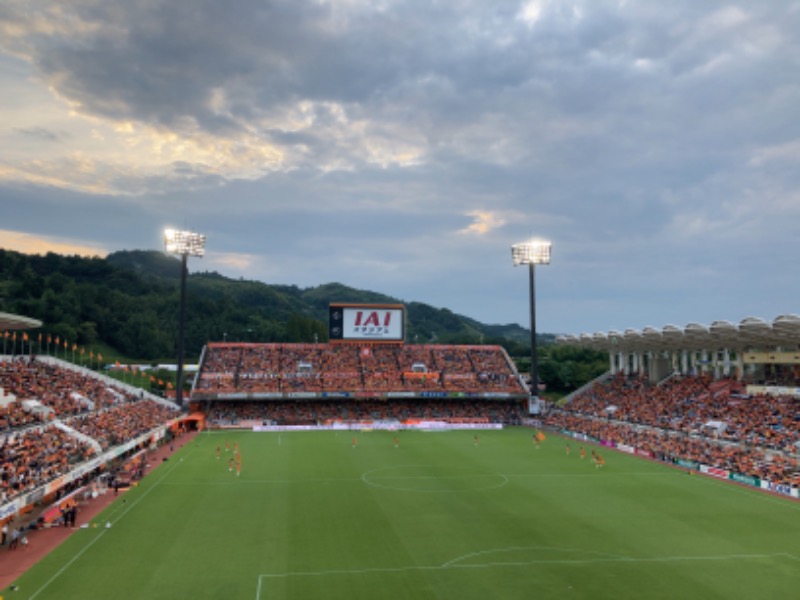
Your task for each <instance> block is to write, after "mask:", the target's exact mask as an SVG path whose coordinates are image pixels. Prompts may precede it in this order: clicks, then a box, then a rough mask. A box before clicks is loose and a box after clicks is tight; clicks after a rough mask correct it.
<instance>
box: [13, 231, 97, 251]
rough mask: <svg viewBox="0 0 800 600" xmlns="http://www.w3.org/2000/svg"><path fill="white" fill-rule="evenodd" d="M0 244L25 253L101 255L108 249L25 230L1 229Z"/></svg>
mask: <svg viewBox="0 0 800 600" xmlns="http://www.w3.org/2000/svg"><path fill="white" fill-rule="evenodd" d="M0 246H2V247H3V248H5V249H6V250H15V251H17V252H23V253H25V254H47V253H48V252H53V253H55V254H66V255H70V256H72V255H79V256H89V257H93V256H100V257H103V256H105V255H106V254H108V251H107V250H106V249H104V248H102V247H99V246H92V245H87V244H86V243H85V242H83V241H79V240H73V239H69V238H63V237H56V236H41V235H37V234H33V233H25V232H23V231H9V230H7V229H3V230H0Z"/></svg>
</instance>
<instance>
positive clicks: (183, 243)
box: [164, 229, 206, 408]
mask: <svg viewBox="0 0 800 600" xmlns="http://www.w3.org/2000/svg"><path fill="white" fill-rule="evenodd" d="M164 248H165V250H166V251H167V252H168V253H169V254H177V255H178V256H180V257H181V300H180V313H179V316H178V382H177V385H176V386H175V403H176V404H177V405H178V407H180V408H183V354H184V352H183V346H184V334H185V328H186V275H187V268H186V263H187V260H188V258H189V257H190V256H197V257H200V258H202V257H203V254H205V251H206V236H204V235H200V234H199V233H194V232H192V231H178V230H175V229H165V230H164Z"/></svg>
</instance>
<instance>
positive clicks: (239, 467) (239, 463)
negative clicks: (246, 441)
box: [236, 450, 242, 477]
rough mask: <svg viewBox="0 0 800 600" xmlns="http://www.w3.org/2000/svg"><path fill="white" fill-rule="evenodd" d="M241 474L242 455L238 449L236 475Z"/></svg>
mask: <svg viewBox="0 0 800 600" xmlns="http://www.w3.org/2000/svg"><path fill="white" fill-rule="evenodd" d="M241 474H242V455H241V454H240V453H239V451H238V450H237V451H236V476H237V477H239V475H241Z"/></svg>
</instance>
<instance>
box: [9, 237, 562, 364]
mask: <svg viewBox="0 0 800 600" xmlns="http://www.w3.org/2000/svg"><path fill="white" fill-rule="evenodd" d="M179 279H180V261H179V259H177V258H174V257H171V256H167V255H165V254H164V253H163V252H158V251H149V250H129V251H121V252H115V253H113V254H110V255H109V256H108V257H106V258H98V257H93V258H84V257H79V256H63V255H59V254H54V253H48V254H46V255H44V256H41V255H28V254H22V253H19V252H14V251H10V250H2V249H0V311H3V312H9V313H15V314H21V315H25V316H28V317H32V318H35V319H40V320H41V321H42V322H43V323H44V326H43V328H42V329H43V332H45V333H46V334H47V333H49V334H52V336H53V337H55V336H59V337H60V338H61V339H67V340H69V341H70V342H76V343H78V344H80V345H87V346H88V345H97V346H103V347H106V348H111V349H113V350H114V351H116V352H117V353H119V354H120V355H123V356H126V357H130V358H135V359H139V360H157V359H162V358H165V357H170V356H173V355H174V353H175V347H176V343H175V342H176V338H177V330H178V323H177V319H178V314H177V313H178V310H177V307H178V302H179ZM187 288H188V296H187V320H186V354H187V358H188V359H192V358H193V357H194V358H196V357H197V356H199V353H200V350H201V349H202V347H203V346H204V345H205V344H206V342H208V341H220V340H228V341H258V342H311V341H314V340H315V339H316V340H318V341H326V340H327V335H328V331H327V320H328V305H329V304H330V303H331V302H354V303H402V301H401V300H398V299H397V298H392V297H391V296H387V295H385V294H380V293H377V292H372V291H367V290H359V289H355V288H351V287H348V286H346V285H344V284H342V283H336V282H331V283H325V284H322V285H319V286H315V287H310V288H305V289H303V288H299V287H297V286H289V285H269V284H266V283H263V282H259V281H250V280H245V279H232V278H229V277H226V276H224V275H221V274H220V273H216V272H202V273H192V274H190V275H189V277H188V282H187ZM404 304H405V305H406V309H407V327H406V339H407V341H408V342H419V343H430V342H438V343H468V344H478V343H502V344H503V345H505V346H506V347H507V348H509V351H510V352H512V354H514V353H516V354H524V353H525V351H526V350H525V348H526V347H529V345H530V333H529V332H528V331H527V330H526V329H524V328H522V327H520V326H519V325H513V324H510V325H485V324H483V323H479V322H478V321H475V320H473V319H470V318H467V317H464V316H461V315H457V314H455V313H453V312H452V311H450V310H448V309H446V308H435V307H433V306H430V305H427V304H424V303H421V302H414V301H412V302H405V303H404ZM541 338H542V342H544V343H546V342H548V341H552V338H553V336H552V335H543V336H541Z"/></svg>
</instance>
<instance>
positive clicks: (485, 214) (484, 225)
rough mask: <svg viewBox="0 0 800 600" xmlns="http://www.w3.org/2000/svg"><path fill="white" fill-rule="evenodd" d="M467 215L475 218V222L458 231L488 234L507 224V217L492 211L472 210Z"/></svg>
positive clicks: (470, 233) (469, 233)
mask: <svg viewBox="0 0 800 600" xmlns="http://www.w3.org/2000/svg"><path fill="white" fill-rule="evenodd" d="M467 215H468V216H470V217H472V218H473V222H472V223H471V224H470V225H468V226H467V227H465V228H464V229H461V230H459V232H458V233H461V234H464V235H486V234H487V233H489V232H490V231H492V230H494V229H498V228H499V227H502V226H503V225H505V224H506V221H505V219H503V218H502V217H501V216H499V215H497V214H495V213H492V212H491V211H485V210H471V211H469V212H468V213H467Z"/></svg>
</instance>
